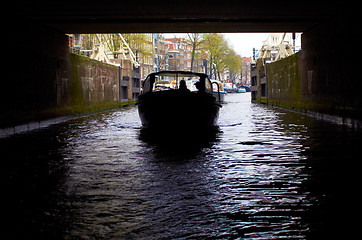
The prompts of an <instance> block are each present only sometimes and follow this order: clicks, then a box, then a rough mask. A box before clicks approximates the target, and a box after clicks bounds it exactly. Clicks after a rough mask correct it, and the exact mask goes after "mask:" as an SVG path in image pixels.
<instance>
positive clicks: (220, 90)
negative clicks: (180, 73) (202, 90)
mask: <svg viewBox="0 0 362 240" xmlns="http://www.w3.org/2000/svg"><path fill="white" fill-rule="evenodd" d="M198 81H199V80H198V79H189V80H187V81H186V86H187V88H188V89H189V90H190V91H191V92H197V91H198V90H197V88H196V85H195V84H196V82H198ZM210 81H211V83H212V95H213V96H214V97H215V98H216V101H217V102H219V103H223V102H224V100H225V95H226V92H225V90H224V84H223V83H222V82H221V81H219V80H214V79H210Z"/></svg>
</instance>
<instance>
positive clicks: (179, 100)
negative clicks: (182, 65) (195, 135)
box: [137, 71, 221, 131]
mask: <svg viewBox="0 0 362 240" xmlns="http://www.w3.org/2000/svg"><path fill="white" fill-rule="evenodd" d="M190 79H193V80H197V81H195V83H194V85H195V88H196V89H197V91H195V92H193V91H190V89H188V87H187V84H186V82H187V80H190ZM161 81H162V82H165V81H168V82H173V83H174V86H173V87H170V88H167V90H166V91H159V88H157V89H156V87H155V86H157V85H158V84H157V83H158V82H161ZM173 88H174V89H173ZM212 93H213V88H212V83H211V81H210V79H209V78H208V77H207V75H206V74H203V73H194V72H187V71H162V72H156V73H151V74H150V75H148V76H147V78H146V80H145V81H144V83H143V92H142V94H141V95H140V96H139V98H138V103H137V105H138V112H139V115H140V118H141V122H142V125H143V126H144V127H147V128H153V129H159V130H170V131H174V130H180V129H181V130H184V129H186V130H190V131H198V130H202V129H207V128H210V127H216V126H217V119H218V115H219V109H220V107H221V105H220V104H219V103H218V102H217V101H216V98H215V97H214V96H213V94H212Z"/></svg>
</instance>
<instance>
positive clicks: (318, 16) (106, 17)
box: [17, 0, 343, 33]
mask: <svg viewBox="0 0 362 240" xmlns="http://www.w3.org/2000/svg"><path fill="white" fill-rule="evenodd" d="M333 4H334V3H330V2H329V3H328V4H316V2H315V1H314V2H313V3H308V2H291V3H290V2H288V3H287V2H283V1H280V2H277V3H276V2H274V1H229V0H226V1H222V2H220V1H206V2H205V1H200V0H195V1H142V0H141V1H133V2H132V1H127V2H125V1H59V2H56V3H54V2H53V1H48V2H42V3H38V4H37V3H32V2H29V3H28V5H23V6H20V9H22V10H19V12H18V11H17V13H18V14H17V15H18V16H19V17H21V18H23V19H24V20H25V21H26V22H30V23H34V24H43V25H47V26H50V27H52V28H55V29H57V30H60V31H62V32H64V33H111V32H130V33H134V32H138V33H141V32H142V33H146V32H164V33H166V32H303V31H305V30H307V29H309V28H310V27H312V26H314V25H316V24H318V23H320V22H323V21H325V20H327V19H330V18H333V17H335V16H336V15H338V14H339V13H341V11H343V10H342V9H341V6H336V5H333ZM19 13H20V14H19Z"/></svg>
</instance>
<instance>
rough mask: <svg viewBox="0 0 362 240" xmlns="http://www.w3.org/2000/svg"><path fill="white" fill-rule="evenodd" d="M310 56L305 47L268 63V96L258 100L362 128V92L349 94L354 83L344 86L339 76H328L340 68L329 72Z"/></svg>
mask: <svg viewBox="0 0 362 240" xmlns="http://www.w3.org/2000/svg"><path fill="white" fill-rule="evenodd" d="M309 58H310V54H309V53H307V52H306V51H305V50H303V51H301V52H299V53H297V54H294V55H292V56H289V57H287V58H284V59H282V60H279V61H277V62H273V63H270V64H268V65H267V66H266V73H267V77H266V79H267V80H266V81H267V94H266V96H265V98H257V99H256V100H257V101H258V102H261V103H266V104H268V105H270V106H276V107H282V108H286V109H289V110H293V111H296V112H300V113H303V114H306V115H309V116H312V117H316V118H319V119H323V120H328V121H331V122H335V123H338V124H343V125H348V126H351V127H356V128H361V126H362V125H361V124H362V118H361V105H358V103H359V101H360V100H358V98H359V97H360V96H359V95H358V92H355V91H356V90H353V91H350V94H346V93H345V91H346V89H349V88H351V86H344V85H343V84H342V83H341V82H340V81H337V79H336V76H335V75H333V76H330V77H329V78H328V75H330V74H338V71H337V72H336V71H335V69H333V70H332V69H329V70H330V71H331V72H332V73H331V72H326V70H325V69H324V68H325V66H324V65H322V66H320V67H317V66H316V64H315V63H314V62H313V61H312V63H311V62H310V59H309ZM326 75H327V76H326ZM338 75H339V74H338ZM338 75H337V77H338ZM328 81H331V82H332V81H334V83H328ZM350 82H353V81H352V80H351V81H350ZM329 84H330V85H329ZM354 86H357V84H356V85H354ZM358 91H359V90H358ZM353 92H355V93H353ZM353 94H356V95H353Z"/></svg>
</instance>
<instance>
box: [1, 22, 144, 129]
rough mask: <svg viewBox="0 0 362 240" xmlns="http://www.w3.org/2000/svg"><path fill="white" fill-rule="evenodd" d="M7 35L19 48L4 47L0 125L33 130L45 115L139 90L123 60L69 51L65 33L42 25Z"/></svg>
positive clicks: (104, 103)
mask: <svg viewBox="0 0 362 240" xmlns="http://www.w3.org/2000/svg"><path fill="white" fill-rule="evenodd" d="M9 36H12V37H11V38H7V40H9V44H8V45H9V46H19V49H20V48H21V49H23V51H19V52H16V51H13V50H11V49H10V48H7V49H5V52H4V56H6V60H7V61H8V63H9V64H7V68H6V69H5V71H4V72H3V76H2V86H1V88H0V113H1V115H0V129H8V130H9V129H10V132H17V131H16V130H15V129H16V128H19V126H21V128H22V129H34V128H36V127H37V126H41V125H42V122H46V124H49V119H58V120H54V122H58V121H59V119H66V118H64V117H66V116H69V115H80V114H85V113H89V112H94V111H99V110H105V109H109V108H114V107H118V106H120V105H122V104H125V103H127V102H130V101H132V100H133V99H135V98H136V96H137V94H138V93H139V79H137V75H136V76H134V75H135V74H133V75H132V73H133V69H132V64H131V62H130V61H129V60H123V61H120V63H119V66H116V65H111V64H106V63H103V62H99V61H95V60H92V59H89V58H87V57H84V56H80V55H76V54H72V53H69V46H68V42H69V39H68V37H67V36H66V35H64V34H63V33H60V32H57V31H54V30H52V29H48V28H45V27H34V26H27V27H25V28H24V31H22V32H11V34H10V33H9ZM26 36H36V37H33V38H28V37H26ZM24 39H26V41H25V40H24ZM133 85H135V86H136V87H133ZM132 98H133V99H132ZM13 130H14V131H13ZM7 132H8V131H7Z"/></svg>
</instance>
